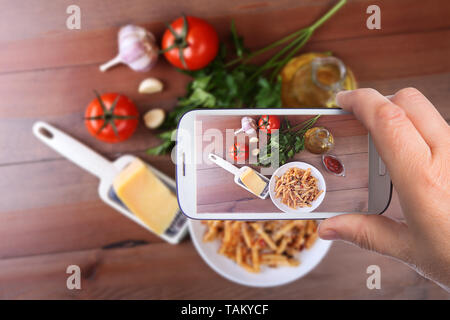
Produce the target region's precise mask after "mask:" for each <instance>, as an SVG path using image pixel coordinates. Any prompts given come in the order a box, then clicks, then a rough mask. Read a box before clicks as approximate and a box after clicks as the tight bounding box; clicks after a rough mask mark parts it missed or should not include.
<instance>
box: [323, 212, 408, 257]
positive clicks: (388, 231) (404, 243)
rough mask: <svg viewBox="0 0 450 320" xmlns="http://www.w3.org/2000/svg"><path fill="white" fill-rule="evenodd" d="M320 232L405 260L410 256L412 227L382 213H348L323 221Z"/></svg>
mask: <svg viewBox="0 0 450 320" xmlns="http://www.w3.org/2000/svg"><path fill="white" fill-rule="evenodd" d="M319 236H320V238H322V239H324V240H343V241H347V242H351V243H353V244H355V245H357V246H359V247H361V248H363V249H367V250H372V251H376V252H378V253H381V254H384V255H388V256H391V257H394V258H397V259H400V260H402V261H408V260H409V256H410V248H409V233H408V227H407V226H406V224H404V223H402V222H397V221H395V220H392V219H390V218H387V217H384V216H379V215H365V214H344V215H339V216H336V217H332V218H329V219H327V220H324V221H322V223H321V224H320V226H319Z"/></svg>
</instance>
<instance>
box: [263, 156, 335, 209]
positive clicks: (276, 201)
mask: <svg viewBox="0 0 450 320" xmlns="http://www.w3.org/2000/svg"><path fill="white" fill-rule="evenodd" d="M290 168H299V169H303V170H306V169H308V168H310V169H311V175H312V176H313V177H315V178H317V180H318V181H319V186H318V187H319V190H323V192H322V194H321V195H320V196H319V198H317V199H316V200H315V201H313V203H312V205H311V207H304V208H300V207H299V208H297V209H295V210H294V209H292V208H291V207H289V206H287V205H285V204H284V203H282V202H281V198H275V183H276V181H275V176H278V177H281V176H282V175H283V174H284V173H285V172H286V171H288V170H289V169H290ZM326 192H327V187H326V184H325V179H324V178H323V175H322V174H321V173H320V171H319V170H317V169H316V168H315V167H313V166H312V165H310V164H308V163H306V162H289V163H286V164H285V165H282V166H281V167H279V168H278V169H277V170H276V171H275V172H274V173H273V175H272V177H271V178H270V182H269V194H270V199H272V202H273V204H274V205H275V206H277V208H278V209H280V210H281V211H284V212H287V213H306V212H311V211H314V210H315V209H316V208H317V207H318V206H319V205H320V204H321V203H322V201H323V199H324V198H325V193H326Z"/></svg>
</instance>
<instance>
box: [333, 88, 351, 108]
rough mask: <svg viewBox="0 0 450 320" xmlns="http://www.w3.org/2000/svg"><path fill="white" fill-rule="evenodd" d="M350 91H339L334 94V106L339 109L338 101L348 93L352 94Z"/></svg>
mask: <svg viewBox="0 0 450 320" xmlns="http://www.w3.org/2000/svg"><path fill="white" fill-rule="evenodd" d="M352 91H353V90H342V91H339V92H338V93H337V94H336V105H337V106H338V107H341V103H340V102H339V100H340V99H342V98H343V97H344V96H345V95H347V94H349V93H350V92H352Z"/></svg>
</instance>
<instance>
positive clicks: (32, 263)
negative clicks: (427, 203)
mask: <svg viewBox="0 0 450 320" xmlns="http://www.w3.org/2000/svg"><path fill="white" fill-rule="evenodd" d="M36 2H39V3H38V4H35V3H34V2H33V4H31V3H30V1H26V0H17V1H10V0H0V7H1V8H2V13H1V15H2V19H0V45H1V46H2V50H1V51H0V96H1V97H2V103H1V104H0V150H1V152H0V176H1V177H2V179H0V194H1V196H0V298H67V299H71V298H75V299H77V298H147V299H152V298H153V299H155V298H168V299H170V298H196V299H206V298H217V299H233V298H234V299H241V298H242V299H244V298H248V299H258V298H260V299H265V298H266V299H269V298H273V299H300V298H311V299H317V298H330V299H336V298H369V299H370V298H388V299H396V298H420V299H430V298H441V299H448V298H449V296H448V294H446V293H445V292H443V291H442V290H441V289H440V288H439V287H437V286H436V285H434V284H433V283H431V282H429V281H427V280H424V279H422V278H421V277H420V276H418V275H417V274H415V273H414V272H413V271H411V270H409V269H408V268H407V267H405V266H404V265H402V264H400V263H398V262H395V261H393V260H390V259H388V258H385V257H382V256H379V255H376V254H373V253H370V252H364V251H361V250H359V249H357V248H355V247H353V246H350V245H347V244H342V243H337V244H335V245H334V246H333V247H332V249H331V250H330V252H329V255H328V256H327V257H326V258H325V260H324V261H323V262H322V263H321V264H320V265H319V267H318V268H317V269H315V270H314V271H313V272H312V273H310V274H309V275H307V276H306V277H304V278H303V279H301V280H299V281H296V282H294V283H292V284H289V285H287V286H282V287H279V288H273V289H264V290H259V289H252V288H246V287H243V286H239V285H236V284H233V283H230V282H229V281H227V280H224V279H222V278H221V277H220V276H218V275H217V274H216V273H214V271H212V270H211V269H209V268H208V267H207V266H206V264H205V263H204V262H203V261H202V260H201V258H200V257H199V255H198V254H197V253H196V251H195V249H194V248H193V246H192V244H191V242H190V240H185V241H184V242H183V243H182V244H181V245H180V246H172V245H169V244H166V243H164V242H162V241H161V240H160V239H159V238H157V237H156V236H154V235H151V234H149V233H148V232H146V231H145V230H144V229H143V228H141V227H139V226H137V225H135V224H134V223H132V222H130V221H129V220H128V219H126V218H124V217H123V216H121V215H120V214H118V213H117V212H115V211H114V210H112V209H110V208H109V207H107V206H106V205H104V204H103V203H102V202H101V200H99V199H98V197H97V186H98V181H97V180H96V179H95V178H94V177H92V176H90V175H89V174H88V173H86V172H83V171H82V170H80V169H79V168H78V167H76V166H75V165H73V164H71V163H69V162H68V161H66V160H64V159H63V158H62V157H61V156H59V155H58V154H56V153H54V152H53V151H52V150H50V149H49V148H47V147H46V146H44V145H43V144H41V143H39V142H38V141H37V140H36V139H35V138H34V137H33V136H32V135H31V126H32V124H33V123H34V121H36V120H45V121H48V122H50V123H52V124H54V125H56V126H57V127H59V128H61V129H63V130H65V131H66V132H68V133H69V134H71V135H73V136H74V137H75V138H77V139H80V140H81V141H83V142H84V143H86V144H87V145H89V146H91V147H92V148H94V149H95V150H98V151H99V152H100V153H101V154H103V155H105V156H106V157H108V158H109V159H111V160H112V159H115V158H116V157H118V156H119V155H122V154H126V153H132V154H136V155H138V156H140V157H142V158H143V159H145V160H146V161H148V162H150V163H151V164H152V165H154V166H155V167H156V168H158V169H160V170H162V171H163V172H165V173H167V174H169V175H171V176H174V166H173V164H172V163H171V161H170V158H169V156H164V157H150V156H146V155H145V153H144V151H145V150H146V148H148V147H150V146H154V145H156V144H157V143H158V139H157V137H156V136H155V133H156V132H152V131H149V130H147V129H146V128H145V127H144V126H143V125H142V124H141V125H140V127H139V128H138V131H137V132H136V134H135V135H134V136H133V137H132V138H131V139H130V140H129V141H127V142H126V143H122V144H117V145H108V144H104V143H101V142H98V141H96V140H94V139H93V138H92V137H90V136H89V134H88V133H87V132H86V130H85V128H84V124H83V123H82V121H81V119H82V115H83V112H84V108H85V107H86V105H87V104H88V103H89V101H90V100H92V99H93V93H92V90H93V89H97V90H99V91H101V92H107V91H109V92H112V91H118V92H121V93H123V94H126V95H128V96H129V97H130V98H131V99H132V100H133V101H135V102H136V104H137V106H138V108H139V110H140V112H142V113H143V112H145V111H146V110H148V109H150V108H153V107H161V108H164V109H166V110H170V109H171V108H173V106H174V104H175V103H176V98H177V97H178V96H180V95H182V94H183V93H184V90H185V85H186V84H187V82H188V81H189V78H188V77H187V76H184V75H182V74H180V73H178V72H177V71H175V70H174V69H173V68H171V67H170V66H169V65H168V64H167V63H166V62H165V61H164V59H161V61H160V62H159V63H158V65H157V67H156V68H155V69H153V70H152V71H151V72H149V73H146V74H140V73H134V72H132V71H130V70H129V69H127V68H126V67H123V66H121V67H117V68H115V69H113V70H110V71H109V72H107V73H104V74H103V73H100V72H99V71H98V65H99V64H100V63H102V62H104V61H106V60H108V59H110V58H112V57H113V56H114V55H115V54H116V50H117V43H116V37H117V30H118V28H119V27H120V26H121V25H124V24H126V23H136V24H141V25H143V26H146V27H148V28H151V30H152V31H153V32H154V33H155V35H156V36H157V37H160V36H161V33H162V31H163V29H164V24H163V22H164V21H170V20H171V19H173V18H175V17H177V16H179V15H180V14H181V13H183V12H184V13H187V14H193V15H198V16H202V17H205V18H207V19H208V20H209V21H211V23H212V24H213V25H214V26H215V27H216V28H217V30H218V32H219V34H220V36H221V38H223V39H225V38H226V37H228V30H229V23H230V20H231V19H232V18H233V19H235V21H236V25H237V28H238V30H239V32H240V33H241V34H242V35H243V36H244V37H245V41H246V44H247V45H248V46H249V47H250V48H258V47H261V46H263V45H265V44H267V43H270V42H271V41H273V40H275V39H278V38H280V37H282V36H283V35H286V34H288V33H289V32H291V31H293V30H296V29H298V28H299V27H303V26H305V25H307V24H308V23H310V22H312V21H314V20H315V19H316V18H317V17H318V16H320V15H321V14H323V13H324V12H325V11H326V10H327V8H329V7H330V6H331V5H332V4H333V3H334V1H331V0H301V1H293V0H280V1H258V0H230V1H214V2H212V1H207V0H193V1H189V2H186V1H180V0H175V1H156V0H134V1H132V2H130V1H124V0H116V1H105V0H79V1H77V4H78V5H79V6H80V7H81V10H82V29H81V30H77V31H70V30H67V28H66V27H65V20H66V18H67V14H66V13H65V10H66V7H67V6H68V5H70V4H73V1H69V0H61V1H51V0H40V1H36ZM130 3H132V4H130ZM370 4H373V3H372V1H370V0H350V1H349V3H348V4H347V5H346V6H345V7H344V8H343V9H342V10H341V11H340V12H339V13H338V14H337V15H336V16H335V17H333V18H332V19H331V20H330V21H329V22H327V23H326V24H325V25H324V26H323V27H322V28H320V29H319V30H318V31H317V32H316V34H315V35H314V36H313V38H312V39H311V41H310V43H308V45H307V46H306V47H305V48H304V51H328V50H331V51H333V53H334V54H335V55H337V56H338V57H340V58H342V59H343V60H344V61H345V62H346V63H347V64H348V65H349V66H350V67H351V68H352V70H353V71H354V73H355V75H356V77H357V80H358V83H359V85H360V86H366V87H374V88H376V89H378V90H380V91H381V92H382V93H383V94H392V93H393V92H395V91H396V90H398V89H400V88H402V87H406V86H415V87H417V88H419V89H420V90H422V92H424V93H425V94H426V95H427V96H429V97H430V100H431V101H432V102H433V103H435V105H436V106H437V107H438V109H439V111H440V112H441V114H442V115H443V116H444V117H445V118H446V119H447V120H450V105H449V103H448V101H449V100H450V60H449V59H448V56H449V54H450V41H449V40H450V20H449V19H448V12H450V2H449V1H447V0H434V1H433V5H429V4H425V3H423V1H419V0H398V1H379V5H380V7H381V9H382V29H381V30H375V31H372V30H368V29H367V28H366V27H365V19H366V17H367V15H366V14H365V10H366V8H367V6H368V5H370ZM267 21H272V22H274V23H271V24H270V28H268V27H267ZM262 30H263V31H264V32H262ZM149 76H154V77H157V78H160V79H161V80H162V81H163V82H164V84H165V87H166V89H165V90H164V91H163V92H161V93H158V94H155V95H151V96H146V95H139V94H138V93H137V86H138V84H139V83H140V81H141V80H142V79H144V78H146V77H149ZM361 187H362V186H361ZM359 190H360V191H361V192H364V190H363V189H359ZM226 205H227V202H224V206H226ZM386 214H387V215H389V216H392V217H396V218H400V219H401V218H402V214H401V208H400V205H399V202H398V198H397V197H396V196H395V195H394V198H393V203H392V205H391V207H390V208H389V210H388V212H387V213H386ZM130 240H131V242H129V241H130ZM130 243H131V245H132V244H133V243H138V244H143V245H140V246H138V247H131V248H129V246H130ZM111 245H112V246H113V247H114V246H119V247H121V248H120V249H109V250H108V249H104V248H105V247H106V248H107V247H110V246H111ZM69 264H78V265H80V266H81V268H82V272H83V280H82V285H83V289H82V290H81V291H69V290H67V288H66V287H65V281H66V276H67V275H66V273H65V269H66V267H67V266H68V265H69ZM370 264H377V265H379V266H380V267H381V268H382V270H383V284H382V286H383V287H382V290H380V291H377V290H372V291H371V290H368V289H367V288H366V286H365V280H366V278H367V274H366V273H365V270H366V268H367V266H368V265H370Z"/></svg>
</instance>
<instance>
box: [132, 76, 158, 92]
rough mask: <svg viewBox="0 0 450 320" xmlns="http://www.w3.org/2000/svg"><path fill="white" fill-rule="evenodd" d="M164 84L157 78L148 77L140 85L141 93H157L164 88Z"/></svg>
mask: <svg viewBox="0 0 450 320" xmlns="http://www.w3.org/2000/svg"><path fill="white" fill-rule="evenodd" d="M163 87H164V86H163V84H162V82H161V81H159V80H158V79H156V78H147V79H145V80H143V81H142V82H141V84H140V85H139V89H138V91H139V93H147V94H150V93H155V92H160V91H162V89H163Z"/></svg>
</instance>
